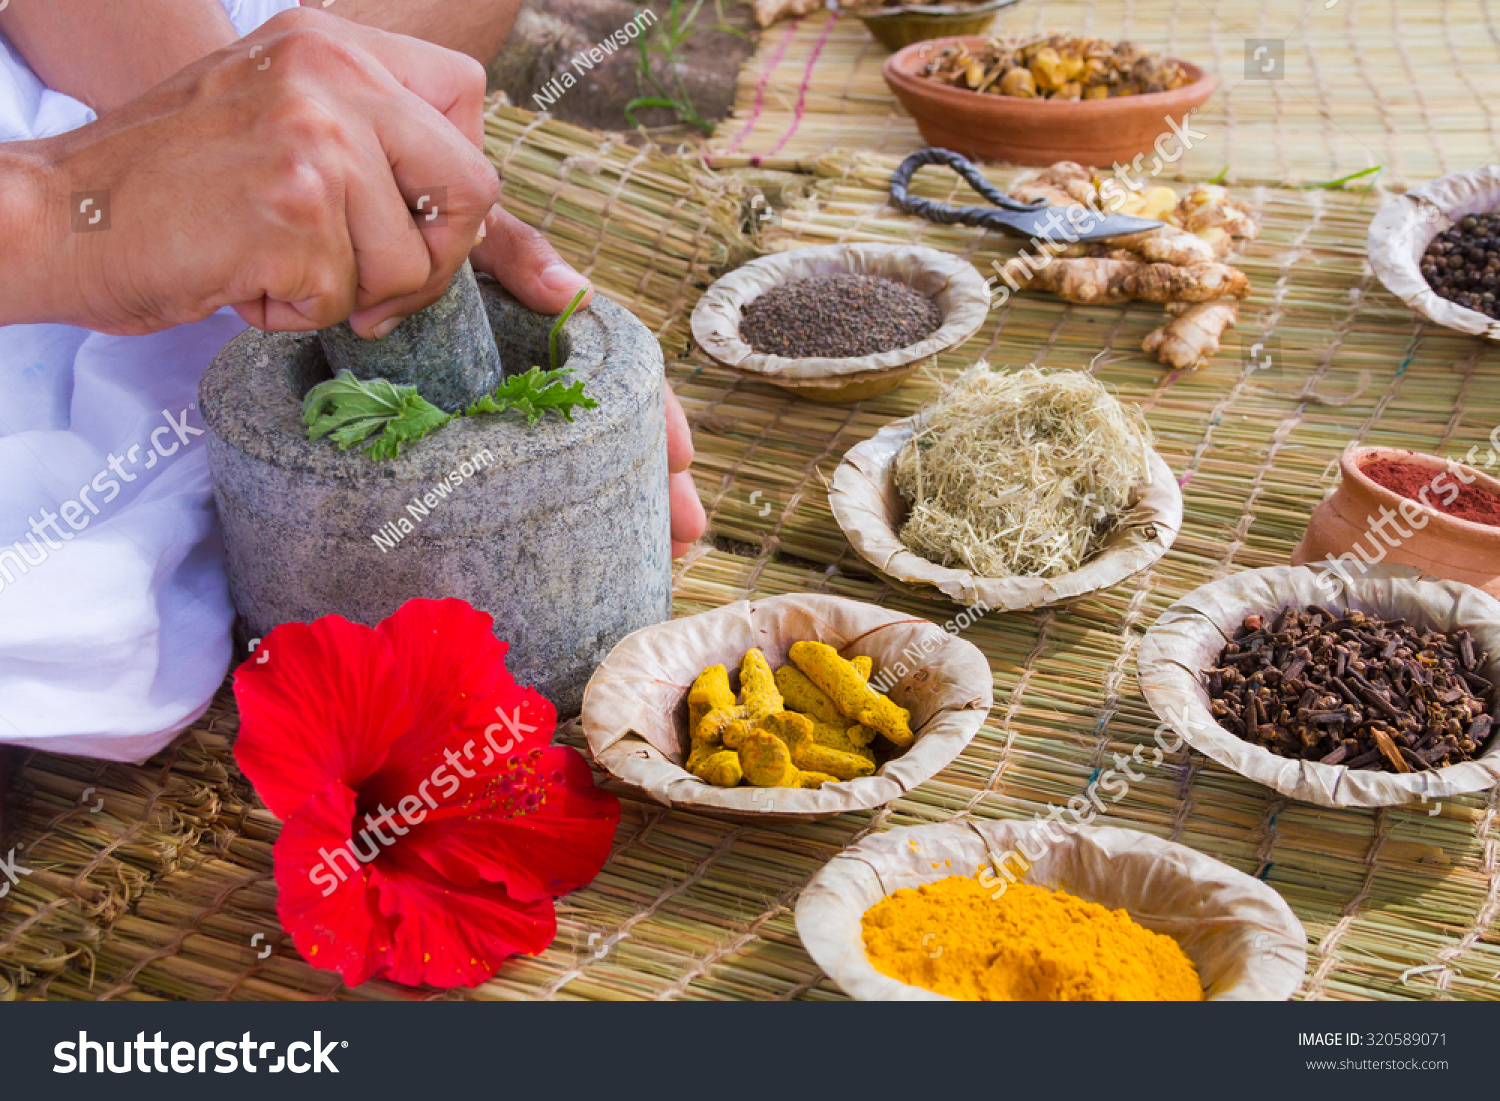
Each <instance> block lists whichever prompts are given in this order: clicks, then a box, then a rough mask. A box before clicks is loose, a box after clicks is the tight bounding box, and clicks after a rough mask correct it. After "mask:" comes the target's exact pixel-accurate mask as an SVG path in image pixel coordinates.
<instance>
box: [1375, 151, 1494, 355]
mask: <svg viewBox="0 0 1500 1101" xmlns="http://www.w3.org/2000/svg"><path fill="white" fill-rule="evenodd" d="M1366 252H1367V254H1368V255H1369V258H1370V267H1371V268H1372V269H1374V272H1375V274H1376V276H1377V277H1378V278H1379V279H1380V281H1381V283H1383V284H1384V285H1385V288H1386V290H1388V291H1390V292H1391V293H1392V294H1394V295H1395V296H1396V297H1397V298H1400V299H1401V300H1402V301H1403V302H1405V303H1406V304H1407V305H1408V306H1410V307H1411V308H1412V309H1414V310H1416V311H1417V312H1418V313H1420V314H1422V315H1423V316H1424V317H1427V318H1429V319H1430V320H1432V321H1435V322H1437V323H1438V324H1439V325H1444V326H1447V327H1448V328H1450V329H1456V330H1458V331H1459V332H1461V333H1468V334H1469V335H1471V336H1482V337H1486V338H1488V339H1490V340H1500V165H1488V166H1486V167H1483V168H1475V169H1470V170H1469V171H1466V172H1455V173H1453V174H1452V175H1449V176H1443V177H1441V178H1439V179H1436V180H1433V181H1431V182H1430V183H1425V184H1422V185H1421V186H1419V187H1414V188H1412V189H1411V190H1410V191H1407V192H1405V193H1404V194H1401V195H1398V196H1396V197H1395V198H1393V199H1391V200H1389V201H1388V202H1387V203H1386V204H1385V205H1384V206H1383V207H1381V208H1380V210H1379V212H1378V213H1377V214H1376V215H1375V217H1374V219H1372V220H1371V222H1370V231H1369V237H1368V241H1367V243H1366Z"/></svg>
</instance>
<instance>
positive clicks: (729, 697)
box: [688, 665, 735, 732]
mask: <svg viewBox="0 0 1500 1101" xmlns="http://www.w3.org/2000/svg"><path fill="white" fill-rule="evenodd" d="M734 705H735V699H734V692H732V691H731V690H730V688H729V671H728V670H727V669H725V668H724V667H723V666H722V665H710V666H709V667H708V668H707V669H705V670H703V672H701V673H699V674H698V679H697V680H695V681H693V687H692V688H690V689H688V730H689V732H692V731H696V730H697V729H698V724H699V723H701V722H702V721H703V716H705V715H707V714H708V713H709V712H710V711H719V710H721V709H723V708H726V707H733V706H734Z"/></svg>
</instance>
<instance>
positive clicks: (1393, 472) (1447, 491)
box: [1359, 459, 1500, 527]
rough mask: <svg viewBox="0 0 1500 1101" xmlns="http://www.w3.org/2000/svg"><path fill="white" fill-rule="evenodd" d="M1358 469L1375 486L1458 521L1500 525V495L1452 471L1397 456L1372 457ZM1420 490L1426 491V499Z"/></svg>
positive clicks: (1492, 525) (1491, 525)
mask: <svg viewBox="0 0 1500 1101" xmlns="http://www.w3.org/2000/svg"><path fill="white" fill-rule="evenodd" d="M1359 469H1360V472H1361V473H1362V474H1364V475H1365V477H1367V478H1369V479H1370V480H1371V481H1372V482H1374V483H1375V484H1376V485H1380V486H1384V487H1385V488H1386V489H1389V490H1390V491H1391V492H1393V493H1399V494H1401V496H1403V497H1409V498H1411V499H1412V500H1413V501H1416V502H1418V503H1420V504H1426V505H1428V506H1429V507H1431V508H1434V509H1436V510H1437V511H1438V512H1442V513H1446V514H1447V515H1449V516H1455V517H1457V518H1458V519H1460V520H1472V521H1473V522H1474V523H1476V524H1487V525H1489V526H1490V527H1500V496H1496V495H1495V494H1494V493H1492V492H1490V491H1489V490H1488V489H1485V488H1484V487H1483V486H1481V485H1478V484H1477V483H1476V484H1475V485H1464V483H1463V481H1462V480H1461V479H1460V478H1458V477H1457V476H1456V475H1454V474H1451V473H1448V472H1446V471H1440V470H1429V469H1428V468H1426V467H1421V466H1417V465H1416V464H1414V463H1404V462H1402V461H1401V460H1399V459H1373V460H1371V461H1370V462H1367V463H1365V464H1364V465H1363V466H1361V467H1360V468H1359ZM1434 481H1436V482H1437V484H1436V485H1434V484H1433V483H1434ZM1455 488H1456V489H1457V490H1458V496H1457V497H1454V496H1453V490H1454V489H1455ZM1423 490H1426V491H1427V492H1426V495H1425V500H1424V498H1423V494H1422V491H1423ZM1450 502H1451V503H1450Z"/></svg>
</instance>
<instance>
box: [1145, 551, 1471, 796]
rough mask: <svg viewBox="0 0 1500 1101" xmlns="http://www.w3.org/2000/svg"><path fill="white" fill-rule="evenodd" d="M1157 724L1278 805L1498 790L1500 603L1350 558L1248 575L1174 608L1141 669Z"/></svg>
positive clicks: (1150, 639)
mask: <svg viewBox="0 0 1500 1101" xmlns="http://www.w3.org/2000/svg"><path fill="white" fill-rule="evenodd" d="M1136 670H1137V676H1138V677H1139V680H1140V685H1141V691H1142V693H1143V694H1144V695H1145V697H1146V700H1147V702H1148V703H1150V705H1151V707H1152V709H1153V710H1154V711H1155V712H1156V714H1157V716H1158V717H1159V718H1160V719H1161V720H1162V721H1163V724H1164V728H1165V727H1170V728H1171V729H1172V730H1174V731H1175V732H1176V733H1177V734H1178V735H1180V736H1181V738H1182V739H1183V740H1185V741H1186V742H1187V743H1188V744H1189V745H1191V746H1192V747H1193V748H1194V749H1197V750H1198V751H1200V752H1201V753H1203V754H1205V755H1206V756H1208V757H1211V758H1212V759H1213V760H1215V761H1217V762H1219V763H1220V764H1222V765H1225V766H1226V767H1228V768H1230V769H1233V770H1234V771H1235V772H1238V773H1240V775H1242V776H1246V777H1248V778H1250V779H1252V780H1255V781H1258V782H1259V783H1262V784H1265V785H1266V786H1267V787H1270V788H1273V789H1274V790H1276V791H1278V792H1280V793H1281V794H1282V795H1285V796H1287V797H1288V798H1291V799H1298V800H1301V801H1303V802H1308V803H1315V804H1317V805H1319V806H1325V807H1379V806H1403V805H1408V804H1424V805H1426V806H1428V807H1429V808H1430V809H1433V812H1434V813H1441V812H1440V810H1437V809H1436V808H1438V807H1439V804H1440V803H1441V801H1442V800H1443V799H1445V798H1448V797H1450V796H1455V795H1466V794H1471V793H1474V792H1480V791H1487V790H1489V789H1490V788H1493V787H1495V786H1496V784H1497V783H1500V739H1497V738H1496V736H1495V731H1496V727H1497V720H1500V687H1497V686H1500V601H1497V600H1496V599H1495V598H1494V597H1492V596H1490V595H1489V594H1487V593H1485V592H1484V591H1482V590H1480V589H1477V588H1474V587H1473V586H1470V585H1464V584H1462V583H1460V582H1457V581H1445V580H1439V579H1435V578H1431V577H1425V576H1423V575H1422V573H1421V571H1419V570H1416V569H1413V568H1411V567H1408V566H1388V565H1375V566H1365V565H1364V563H1363V562H1361V561H1359V560H1358V559H1354V558H1353V556H1352V555H1351V556H1347V557H1346V559H1344V560H1332V561H1329V562H1321V563H1312V564H1309V565H1306V566H1279V567H1274V568H1270V569H1260V570H1247V571H1245V572H1243V573H1238V574H1234V575H1232V576H1230V577H1227V578H1223V579H1221V580H1219V581H1215V582H1212V583H1210V584H1208V585H1204V586H1202V587H1201V588H1199V589H1196V590H1194V591H1193V592H1191V593H1189V594H1188V595H1187V596H1185V597H1183V598H1182V599H1181V600H1179V601H1178V602H1177V603H1176V604H1173V605H1172V606H1171V607H1170V608H1168V609H1167V610H1166V612H1164V613H1163V614H1162V616H1161V618H1160V619H1159V620H1157V622H1156V623H1155V624H1153V625H1152V627H1151V628H1150V629H1149V630H1148V631H1147V632H1146V637H1145V639H1144V640H1143V641H1142V643H1141V648H1140V651H1139V653H1138V654H1137V657H1136Z"/></svg>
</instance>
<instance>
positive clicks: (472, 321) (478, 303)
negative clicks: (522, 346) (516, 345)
mask: <svg viewBox="0 0 1500 1101" xmlns="http://www.w3.org/2000/svg"><path fill="white" fill-rule="evenodd" d="M318 341H319V343H320V344H322V346H323V354H324V355H325V356H327V357H328V365H329V367H330V368H332V370H333V372H334V373H335V374H337V373H338V372H339V371H344V370H348V371H352V372H353V373H354V375H355V377H356V378H361V379H376V378H383V379H388V380H389V381H391V382H393V383H395V384H396V385H398V386H415V387H416V388H417V392H418V393H419V394H421V395H422V396H423V397H424V398H426V399H427V400H428V401H430V402H432V404H434V405H436V406H437V407H438V408H440V409H442V410H444V411H445V412H448V413H456V412H458V411H459V410H460V409H463V408H464V407H465V406H467V405H468V404H470V403H471V402H473V401H475V400H476V399H477V398H479V397H481V396H482V395H484V394H488V393H490V392H491V391H493V390H494V389H495V387H497V386H499V385H500V384H501V383H502V382H504V381H505V372H504V370H503V368H502V367H501V365H500V352H499V351H498V350H497V349H496V347H495V334H494V333H493V332H492V331H491V329H490V321H489V317H488V316H487V315H486V313H485V308H484V301H483V299H481V298H480V295H479V284H478V282H477V281H476V280H475V278H474V269H473V267H472V266H470V264H469V262H468V261H467V260H465V261H464V264H463V267H461V268H459V269H458V272H457V273H456V274H455V275H454V276H453V281H452V282H451V283H449V284H448V289H447V290H446V291H444V292H443V297H441V298H439V299H438V300H437V301H436V302H434V303H433V304H432V305H430V306H428V307H427V308H426V309H425V310H420V311H418V312H417V313H414V314H412V315H411V316H410V317H408V318H406V319H405V320H403V321H402V322H401V324H399V325H397V326H396V327H395V328H394V329H392V330H391V331H390V332H389V333H387V334H386V335H385V336H384V337H380V338H376V339H367V338H365V337H362V336H360V335H359V334H357V333H356V332H355V331H354V330H353V329H352V328H350V326H349V322H347V321H342V322H340V323H339V324H337V325H334V326H333V327H331V328H328V329H324V330H322V331H321V332H319V333H318Z"/></svg>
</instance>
